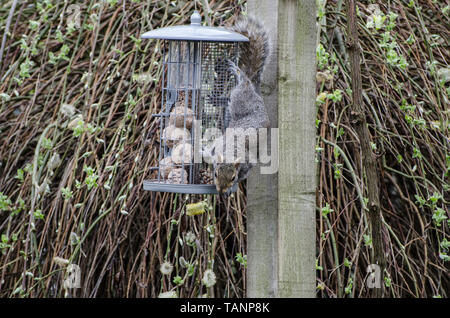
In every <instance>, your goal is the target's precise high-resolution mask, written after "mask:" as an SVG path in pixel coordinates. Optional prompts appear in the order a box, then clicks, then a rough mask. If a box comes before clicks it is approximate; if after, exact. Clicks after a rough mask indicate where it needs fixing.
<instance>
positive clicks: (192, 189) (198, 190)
mask: <svg viewBox="0 0 450 318" xmlns="http://www.w3.org/2000/svg"><path fill="white" fill-rule="evenodd" d="M237 187H238V185H237V184H235V185H234V186H233V188H232V189H231V192H236V190H237ZM144 190H146V191H157V192H172V193H187V194H218V192H217V190H216V186H215V185H212V184H176V183H165V182H160V181H159V182H158V180H144Z"/></svg>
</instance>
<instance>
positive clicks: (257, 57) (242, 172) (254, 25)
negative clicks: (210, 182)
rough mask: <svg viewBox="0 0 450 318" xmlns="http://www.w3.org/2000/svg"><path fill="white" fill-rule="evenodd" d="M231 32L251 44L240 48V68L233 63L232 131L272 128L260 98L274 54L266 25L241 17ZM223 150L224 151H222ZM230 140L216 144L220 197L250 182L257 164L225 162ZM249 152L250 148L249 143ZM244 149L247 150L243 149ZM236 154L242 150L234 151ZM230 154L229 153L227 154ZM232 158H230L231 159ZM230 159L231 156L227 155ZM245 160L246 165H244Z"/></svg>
mask: <svg viewBox="0 0 450 318" xmlns="http://www.w3.org/2000/svg"><path fill="white" fill-rule="evenodd" d="M230 30H232V31H235V32H238V33H240V34H242V35H245V36H246V37H247V38H248V39H249V42H242V43H241V44H240V46H239V65H235V64H234V63H233V62H231V61H230V62H229V64H230V70H231V72H232V73H233V74H234V76H235V79H236V82H237V85H236V86H235V87H234V88H233V89H232V90H231V93H230V101H229V103H228V110H229V112H230V115H231V119H230V123H229V126H228V128H241V129H244V130H245V129H248V128H252V129H253V128H255V129H258V128H268V127H269V125H270V122H269V117H268V115H267V111H266V108H265V106H264V102H263V99H262V97H261V96H260V93H259V92H260V85H261V77H262V72H263V70H264V67H265V65H266V63H267V58H268V57H269V54H270V41H269V37H268V34H267V32H266V30H265V29H264V27H263V25H262V24H261V23H260V22H259V21H258V20H257V19H256V18H254V17H251V16H245V17H241V18H240V19H239V20H238V21H237V22H236V23H235V24H234V25H233V26H232V27H231V28H230ZM221 147H222V148H221ZM225 148H226V137H225V136H222V137H219V138H218V139H216V141H215V142H214V143H213V147H212V149H213V150H211V155H212V158H213V167H214V184H215V186H216V189H217V191H218V192H219V193H220V194H227V195H228V194H229V193H230V191H231V188H232V187H233V186H234V185H235V184H236V183H238V182H240V181H242V180H244V179H246V178H247V177H248V174H249V172H250V169H251V168H252V167H253V164H252V163H250V162H248V161H246V160H245V158H236V160H235V161H234V162H227V161H226V160H224V149H225ZM245 148H246V149H245V151H246V152H245V153H248V150H249V145H248V142H245ZM240 150H243V149H240ZM232 151H234V152H235V153H234V154H232V157H235V156H234V155H235V154H236V152H237V153H242V152H239V151H238V149H234V150H232ZM227 155H228V154H227ZM228 158H229V157H228ZM225 159H227V156H225ZM241 159H244V162H243V163H241V162H240V161H241Z"/></svg>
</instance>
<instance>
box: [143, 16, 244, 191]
mask: <svg viewBox="0 0 450 318" xmlns="http://www.w3.org/2000/svg"><path fill="white" fill-rule="evenodd" d="M200 22H201V17H200V14H199V13H198V12H197V11H195V12H194V14H193V15H192V16H191V24H190V25H182V26H173V27H167V28H161V29H157V30H153V31H149V32H146V33H144V34H143V35H142V36H141V37H142V38H144V39H161V40H165V41H167V43H166V44H167V45H166V50H165V52H164V57H163V66H164V69H163V86H162V99H161V100H162V105H161V112H160V113H159V114H154V115H153V116H155V117H159V120H160V126H159V129H160V133H159V164H158V167H152V168H151V169H152V170H153V172H154V173H153V178H154V179H152V180H145V181H144V190H148V191H160V192H176V193H191V194H217V190H216V187H215V185H214V184H213V172H212V167H211V164H208V163H206V162H204V161H203V160H201V159H202V156H201V155H198V154H199V153H201V149H203V148H204V147H205V146H206V145H207V143H208V142H211V140H208V138H206V137H205V136H206V135H210V133H211V132H213V131H215V132H220V133H224V132H225V129H226V128H227V122H228V120H229V119H228V117H229V114H228V112H227V104H228V101H229V96H230V92H231V89H232V88H233V87H234V86H235V84H236V83H235V79H234V75H232V73H231V72H230V70H229V61H233V62H234V63H237V59H238V44H239V42H248V38H247V37H245V36H243V35H242V34H239V33H236V32H232V31H229V30H227V29H224V28H217V27H206V26H201V23H200ZM207 132H208V133H209V134H208V133H207ZM199 159H200V160H199ZM236 188H237V185H235V187H234V189H232V191H236Z"/></svg>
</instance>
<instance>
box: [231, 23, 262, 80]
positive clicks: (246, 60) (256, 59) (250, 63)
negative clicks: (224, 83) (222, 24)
mask: <svg viewBox="0 0 450 318" xmlns="http://www.w3.org/2000/svg"><path fill="white" fill-rule="evenodd" d="M230 29H231V30H232V31H235V32H238V33H240V34H242V35H244V36H246V37H248V39H249V42H242V43H241V44H240V47H239V49H240V56H239V66H240V68H241V70H242V71H243V72H244V73H245V74H246V75H247V76H248V77H249V78H250V80H251V81H252V83H253V84H254V85H255V86H256V87H259V86H260V83H261V76H262V72H263V70H264V66H265V65H266V63H267V59H268V57H269V55H270V49H271V48H270V40H269V35H268V33H267V31H266V30H265V28H264V26H263V25H262V23H261V22H260V21H259V20H257V19H256V18H255V17H252V16H243V17H241V18H239V20H238V21H236V23H235V24H234V25H233V26H232V27H231V28H230Z"/></svg>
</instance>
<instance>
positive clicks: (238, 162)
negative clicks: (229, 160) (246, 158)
mask: <svg viewBox="0 0 450 318" xmlns="http://www.w3.org/2000/svg"><path fill="white" fill-rule="evenodd" d="M240 164H241V158H240V157H238V158H236V160H235V161H234V167H235V168H236V169H237V168H238V167H239V165H240Z"/></svg>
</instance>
